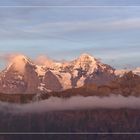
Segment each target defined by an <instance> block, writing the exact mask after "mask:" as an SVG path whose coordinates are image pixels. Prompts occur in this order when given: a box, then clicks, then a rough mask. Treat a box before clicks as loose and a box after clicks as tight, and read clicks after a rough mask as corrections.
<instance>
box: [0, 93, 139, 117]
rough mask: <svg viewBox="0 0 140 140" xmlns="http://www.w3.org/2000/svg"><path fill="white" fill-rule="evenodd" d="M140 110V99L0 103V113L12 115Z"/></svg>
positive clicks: (54, 99) (58, 99)
mask: <svg viewBox="0 0 140 140" xmlns="http://www.w3.org/2000/svg"><path fill="white" fill-rule="evenodd" d="M100 108H102V109H120V108H128V109H140V97H133V96H130V97H123V96H121V95H119V96H114V95H112V96H110V97H102V98H101V97H97V96H94V97H82V96H77V97H71V98H69V99H62V98H56V97H51V98H49V99H47V100H43V101H38V102H32V103H28V104H22V105H19V104H10V103H4V102H0V111H7V112H11V113H21V114H22V113H41V112H47V111H65V110H82V109H100Z"/></svg>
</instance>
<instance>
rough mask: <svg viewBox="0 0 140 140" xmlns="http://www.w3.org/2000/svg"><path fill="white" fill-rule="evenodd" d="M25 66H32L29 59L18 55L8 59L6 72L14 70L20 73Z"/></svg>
mask: <svg viewBox="0 0 140 140" xmlns="http://www.w3.org/2000/svg"><path fill="white" fill-rule="evenodd" d="M27 64H31V65H32V64H33V63H32V62H31V60H30V59H29V58H27V57H26V56H24V55H22V54H19V55H14V56H12V57H11V58H10V64H9V66H8V67H7V69H6V71H8V70H11V69H12V70H15V71H18V72H20V73H23V72H24V69H25V65H27Z"/></svg>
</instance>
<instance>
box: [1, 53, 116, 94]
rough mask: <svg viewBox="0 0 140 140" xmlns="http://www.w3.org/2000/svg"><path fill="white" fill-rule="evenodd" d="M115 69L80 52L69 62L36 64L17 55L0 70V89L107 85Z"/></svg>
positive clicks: (19, 90)
mask: <svg viewBox="0 0 140 140" xmlns="http://www.w3.org/2000/svg"><path fill="white" fill-rule="evenodd" d="M114 72H115V70H114V69H113V68H112V67H111V66H109V65H106V64H103V63H101V62H100V61H99V60H97V59H96V58H94V57H92V56H90V55H88V54H82V55H81V56H80V57H78V58H77V59H75V60H73V61H70V62H64V63H59V62H53V61H51V62H50V63H49V64H46V65H36V64H35V63H33V62H32V61H31V60H30V59H28V58H27V57H26V56H23V55H17V56H15V57H14V58H13V60H12V61H11V64H10V65H9V66H8V67H7V68H6V69H5V70H3V71H2V72H1V73H0V92H2V93H38V92H41V93H42V92H50V91H62V90H65V89H70V88H77V87H81V86H83V85H85V84H91V83H95V84H97V85H102V84H106V83H108V82H109V81H111V80H113V79H115V77H116V75H115V73H114Z"/></svg>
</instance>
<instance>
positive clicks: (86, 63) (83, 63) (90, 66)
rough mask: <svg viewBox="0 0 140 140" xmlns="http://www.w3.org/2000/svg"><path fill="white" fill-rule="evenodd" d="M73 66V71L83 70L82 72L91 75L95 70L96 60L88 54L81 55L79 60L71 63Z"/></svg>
mask: <svg viewBox="0 0 140 140" xmlns="http://www.w3.org/2000/svg"><path fill="white" fill-rule="evenodd" d="M72 64H73V65H74V69H81V68H82V69H83V70H84V71H88V72H90V73H92V72H93V71H94V70H95V69H97V60H96V59H95V58H94V57H92V56H91V55H89V54H85V53H84V54H82V55H80V57H79V58H77V59H76V60H74V61H73V62H72Z"/></svg>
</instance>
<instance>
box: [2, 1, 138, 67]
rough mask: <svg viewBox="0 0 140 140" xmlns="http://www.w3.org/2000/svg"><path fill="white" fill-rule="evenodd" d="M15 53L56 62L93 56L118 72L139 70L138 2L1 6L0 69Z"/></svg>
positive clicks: (30, 2) (68, 2) (81, 2)
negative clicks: (118, 69)
mask: <svg viewBox="0 0 140 140" xmlns="http://www.w3.org/2000/svg"><path fill="white" fill-rule="evenodd" d="M15 53H21V54H24V55H27V56H28V57H30V58H32V59H35V58H36V57H38V56H40V55H46V56H48V57H49V58H52V59H55V60H72V59H74V58H75V57H78V56H79V55H80V54H81V53H89V54H91V55H93V56H94V57H96V58H99V59H101V61H102V62H104V63H107V64H110V65H111V66H113V67H115V68H134V67H140V61H139V60H140V2H139V1H138V0H133V1H132V0H127V1H126V0H59V1H58V0H1V1H0V67H2V66H3V64H4V62H5V61H4V59H5V56H7V55H9V54H15Z"/></svg>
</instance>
